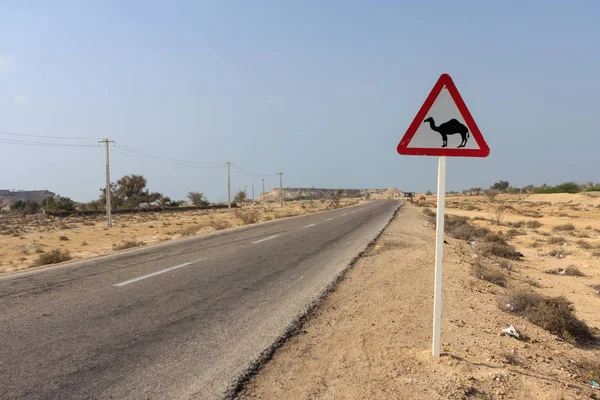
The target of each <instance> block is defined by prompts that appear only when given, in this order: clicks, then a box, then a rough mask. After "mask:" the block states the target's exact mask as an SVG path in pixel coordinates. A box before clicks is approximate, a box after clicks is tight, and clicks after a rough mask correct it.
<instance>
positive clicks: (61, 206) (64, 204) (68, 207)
mask: <svg viewBox="0 0 600 400" xmlns="http://www.w3.org/2000/svg"><path fill="white" fill-rule="evenodd" d="M57 210H64V211H75V202H74V201H73V200H71V199H70V198H69V197H61V198H60V199H58V202H57Z"/></svg>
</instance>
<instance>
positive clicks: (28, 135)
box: [0, 132, 102, 140]
mask: <svg viewBox="0 0 600 400" xmlns="http://www.w3.org/2000/svg"><path fill="white" fill-rule="evenodd" d="M0 135H10V136H25V137H33V138H40V139H67V140H102V138H91V137H81V136H80V137H76V136H43V135H30V134H27V133H14V132H0Z"/></svg>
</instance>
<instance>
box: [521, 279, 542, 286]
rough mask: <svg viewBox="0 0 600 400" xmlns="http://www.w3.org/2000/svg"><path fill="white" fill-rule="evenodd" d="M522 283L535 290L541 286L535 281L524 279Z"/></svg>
mask: <svg viewBox="0 0 600 400" xmlns="http://www.w3.org/2000/svg"><path fill="white" fill-rule="evenodd" d="M523 282H525V283H527V284H529V285H531V286H533V287H536V288H541V287H542V284H541V283H539V282H538V281H536V280H535V279H525V280H524V281H523Z"/></svg>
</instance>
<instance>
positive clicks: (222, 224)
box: [208, 218, 231, 231]
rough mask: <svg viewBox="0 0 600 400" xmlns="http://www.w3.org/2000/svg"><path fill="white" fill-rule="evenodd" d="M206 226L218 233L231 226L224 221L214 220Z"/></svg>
mask: <svg viewBox="0 0 600 400" xmlns="http://www.w3.org/2000/svg"><path fill="white" fill-rule="evenodd" d="M208 224H209V225H210V226H211V227H212V228H213V229H215V230H217V231H220V230H222V229H227V228H229V227H230V226H231V224H230V223H229V221H227V220H224V219H214V218H211V219H210V221H209V222H208Z"/></svg>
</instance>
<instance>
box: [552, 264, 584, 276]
mask: <svg viewBox="0 0 600 400" xmlns="http://www.w3.org/2000/svg"><path fill="white" fill-rule="evenodd" d="M546 273H547V274H551V275H566V276H585V274H584V273H583V272H581V271H580V270H579V268H577V267H575V266H573V265H570V266H568V267H567V268H552V269H549V270H547V271H546Z"/></svg>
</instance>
